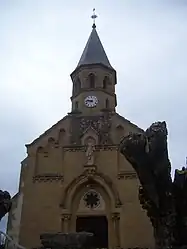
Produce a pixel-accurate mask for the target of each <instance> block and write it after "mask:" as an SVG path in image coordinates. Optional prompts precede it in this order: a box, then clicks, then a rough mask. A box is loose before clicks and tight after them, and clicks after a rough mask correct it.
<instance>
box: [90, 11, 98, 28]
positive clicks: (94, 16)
mask: <svg viewBox="0 0 187 249" xmlns="http://www.w3.org/2000/svg"><path fill="white" fill-rule="evenodd" d="M91 18H92V19H93V25H92V28H93V29H95V28H96V25H95V19H96V18H97V15H96V14H95V8H94V9H93V15H92V16H91Z"/></svg>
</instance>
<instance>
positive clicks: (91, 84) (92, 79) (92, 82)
mask: <svg viewBox="0 0 187 249" xmlns="http://www.w3.org/2000/svg"><path fill="white" fill-rule="evenodd" d="M88 79H89V87H90V88H95V75H94V74H93V73H91V74H89V76H88Z"/></svg>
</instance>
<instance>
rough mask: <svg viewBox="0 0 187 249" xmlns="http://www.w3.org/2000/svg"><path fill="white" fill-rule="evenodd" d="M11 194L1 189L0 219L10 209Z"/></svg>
mask: <svg viewBox="0 0 187 249" xmlns="http://www.w3.org/2000/svg"><path fill="white" fill-rule="evenodd" d="M11 206H12V201H11V196H10V194H9V193H8V192H7V191H2V190H0V220H1V219H2V218H3V217H4V216H5V215H6V214H7V213H8V212H9V211H10V209H11Z"/></svg>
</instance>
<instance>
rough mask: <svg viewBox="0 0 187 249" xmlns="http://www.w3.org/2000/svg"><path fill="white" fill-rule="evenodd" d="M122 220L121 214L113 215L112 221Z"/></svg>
mask: <svg viewBox="0 0 187 249" xmlns="http://www.w3.org/2000/svg"><path fill="white" fill-rule="evenodd" d="M119 219H120V213H116V212H115V213H112V220H119Z"/></svg>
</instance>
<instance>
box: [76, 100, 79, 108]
mask: <svg viewBox="0 0 187 249" xmlns="http://www.w3.org/2000/svg"><path fill="white" fill-rule="evenodd" d="M78 109H79V102H78V101H76V102H75V110H78Z"/></svg>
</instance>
